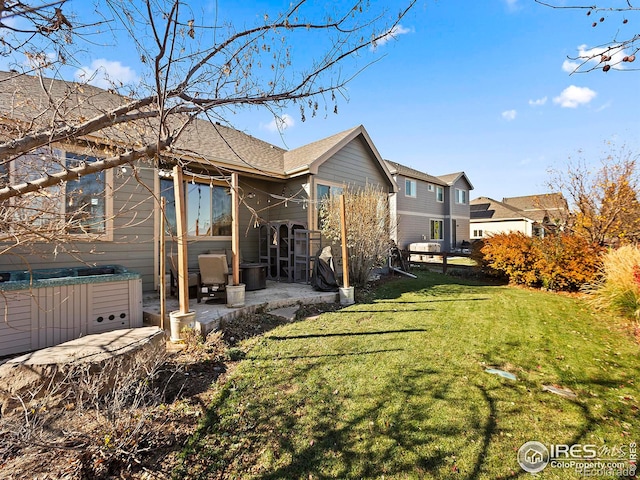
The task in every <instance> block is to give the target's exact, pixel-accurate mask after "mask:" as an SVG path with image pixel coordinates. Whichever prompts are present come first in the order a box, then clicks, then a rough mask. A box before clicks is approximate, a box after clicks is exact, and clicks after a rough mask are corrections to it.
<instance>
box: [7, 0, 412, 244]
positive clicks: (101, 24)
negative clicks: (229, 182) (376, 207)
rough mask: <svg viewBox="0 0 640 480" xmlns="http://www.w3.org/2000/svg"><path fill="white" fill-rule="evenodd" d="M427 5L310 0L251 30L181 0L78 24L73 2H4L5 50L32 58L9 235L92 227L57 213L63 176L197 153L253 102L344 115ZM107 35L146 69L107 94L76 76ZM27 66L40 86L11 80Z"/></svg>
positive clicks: (11, 114) (11, 93) (142, 4)
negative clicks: (70, 149) (74, 152)
mask: <svg viewBox="0 0 640 480" xmlns="http://www.w3.org/2000/svg"><path fill="white" fill-rule="evenodd" d="M415 3H416V0H407V1H406V4H405V5H403V6H402V7H401V8H400V9H399V10H398V11H395V12H390V11H386V10H385V11H380V10H375V9H374V8H373V7H371V6H370V5H369V2H367V1H364V0H352V1H351V2H348V3H344V2H335V3H333V4H331V10H328V11H325V14H324V15H323V16H322V15H320V16H319V14H318V9H317V8H314V7H315V5H313V2H312V1H311V0H299V1H297V2H293V3H291V4H289V6H288V7H287V8H286V9H285V10H283V11H281V12H277V13H275V14H274V13H271V12H256V13H258V14H260V16H259V17H256V18H258V19H259V20H257V21H254V24H252V25H249V26H245V25H242V28H239V26H238V25H236V24H235V23H234V22H233V21H232V20H233V19H224V18H223V17H222V12H215V15H206V14H204V13H201V14H197V12H195V11H194V10H193V9H192V8H191V7H190V6H189V2H185V1H181V0H133V1H130V0H101V1H97V2H96V7H95V8H96V13H99V15H100V16H98V19H99V20H98V21H97V22H95V23H94V24H87V23H80V22H77V21H76V19H77V16H76V15H75V14H74V12H73V11H72V10H71V8H72V7H73V3H72V2H68V3H67V2H65V1H60V2H52V3H42V4H41V3H38V2H35V1H34V2H19V1H14V2H12V1H5V2H1V8H0V26H1V27H3V28H4V30H3V29H2V28H0V32H5V33H4V34H0V35H3V36H2V37H1V38H0V40H2V41H1V42H0V43H1V44H2V46H3V47H4V51H3V52H2V54H3V55H5V56H7V57H12V58H14V59H15V58H19V57H20V55H23V56H24V57H25V58H26V59H27V60H28V62H27V63H24V62H22V63H20V62H18V61H17V60H16V63H15V64H14V65H15V67H16V69H17V70H19V71H16V72H14V73H11V74H7V75H5V76H3V77H2V78H1V79H0V91H1V92H4V95H3V96H2V99H0V109H1V110H0V120H2V121H1V122H0V221H2V220H4V225H5V226H6V225H12V228H11V229H7V228H5V229H1V228H0V230H3V233H2V234H0V237H2V238H0V240H5V241H6V240H7V239H9V238H12V239H13V240H14V242H15V244H25V243H30V242H33V241H37V240H38V239H41V240H44V239H45V237H46V238H47V239H52V238H55V239H57V240H60V239H61V238H62V237H61V236H60V235H61V234H62V233H64V232H68V231H69V230H72V231H73V230H75V231H78V230H81V231H82V232H83V233H87V234H90V233H92V231H91V224H90V223H88V221H87V216H88V215H87V212H86V211H83V210H80V211H75V212H72V214H71V216H69V215H68V214H67V215H66V216H65V217H56V208H57V207H56V206H55V205H56V204H55V202H53V201H52V200H51V199H52V198H53V197H55V196H56V188H58V187H57V186H60V187H61V188H62V187H64V186H65V185H67V186H68V185H69V184H68V182H70V181H71V180H75V179H78V178H83V177H85V178H86V176H87V175H90V174H98V173H99V172H103V171H108V170H112V169H114V168H115V167H119V166H121V165H126V164H131V163H132V162H135V161H137V160H140V159H147V160H148V161H150V162H152V163H155V164H157V163H158V162H160V161H161V159H162V158H163V157H166V156H171V157H172V158H174V159H175V158H178V159H182V160H181V161H182V162H186V161H187V160H186V159H191V160H192V159H194V158H198V157H199V154H202V152H197V151H193V150H192V149H191V147H190V145H191V144H190V142H189V136H192V135H194V134H195V133H194V132H193V130H194V124H195V123H197V122H202V121H207V122H210V123H212V124H216V123H217V122H220V123H228V122H227V121H226V120H227V118H228V116H229V114H230V112H234V111H235V110H237V109H239V108H242V107H247V106H250V107H263V108H266V109H269V110H270V111H272V112H273V113H274V115H278V113H279V112H281V111H282V108H283V107H284V106H286V105H289V104H291V103H292V102H294V103H296V104H297V105H298V108H299V109H300V115H301V117H302V119H303V120H304V119H305V118H306V117H307V116H314V115H316V114H318V113H320V112H322V111H323V109H324V111H325V112H327V113H328V112H332V111H333V112H336V113H337V109H338V99H339V97H340V96H346V91H345V86H346V85H347V83H348V82H349V81H350V80H351V79H353V78H354V76H356V75H358V74H359V73H360V72H361V71H362V70H363V69H364V68H366V66H368V65H370V64H371V63H372V62H374V61H376V60H377V59H379V58H380V57H379V56H377V55H376V56H373V55H374V52H375V50H376V46H377V45H379V44H382V43H384V42H386V41H387V40H389V39H390V38H393V36H394V32H395V31H396V29H397V27H398V25H399V22H400V21H401V20H402V19H403V18H404V17H405V15H406V14H407V12H408V11H409V10H410V9H411V7H412V6H413V5H414V4H415ZM14 19H21V20H22V21H23V23H24V22H26V25H27V27H21V26H20V24H18V23H16V25H14V24H13V20H14ZM74 22H75V23H74ZM105 28H108V30H107V32H111V33H112V34H113V37H110V38H111V40H105V37H104V35H105ZM99 34H100V35H99ZM95 38H100V39H101V40H100V41H101V42H109V41H110V42H114V45H115V44H117V46H118V48H119V49H129V50H131V51H136V52H137V55H138V58H139V59H140V62H141V64H142V65H144V67H145V69H146V70H145V71H144V72H143V74H142V75H141V79H140V81H139V82H138V83H137V84H133V85H124V84H120V83H118V82H117V81H115V80H113V81H112V83H111V88H110V89H109V91H104V90H99V89H95V88H93V87H90V86H89V85H88V83H90V81H91V80H92V78H86V79H84V81H83V82H79V83H78V82H68V81H66V79H68V78H69V71H70V70H69V69H70V68H71V67H77V66H78V65H80V64H81V63H82V60H81V59H82V58H84V57H83V55H86V52H85V49H86V48H88V45H90V43H88V42H95V41H96V40H95ZM301 45H305V47H304V48H300V46H301ZM25 65H27V66H25ZM26 73H35V75H36V77H34V79H35V80H34V81H36V82H37V83H35V84H34V86H33V88H32V90H31V91H29V92H25V91H21V90H20V89H19V88H12V86H11V85H12V82H15V81H16V79H20V80H23V79H24V77H22V76H23V75H24V74H26ZM51 79H54V80H65V83H63V86H62V87H61V82H59V81H58V82H55V81H52V80H51ZM34 92H35V94H34ZM61 144H74V145H77V146H78V148H81V149H82V151H83V155H85V157H86V156H87V155H91V154H92V152H94V151H95V150H96V149H98V148H99V149H100V155H96V157H98V158H102V160H99V161H85V160H83V158H84V157H83V158H78V159H76V160H77V161H75V162H73V163H72V164H71V165H70V164H69V163H68V162H64V161H61V160H60V159H59V158H57V157H56V155H55V149H56V147H57V146H59V145H61ZM105 146H107V148H105ZM38 159H42V162H43V163H42V164H39V163H38V162H39V161H40V160H38ZM243 160H244V161H247V159H243ZM27 163H28V165H27ZM16 172H17V173H16ZM132 208H133V207H132Z"/></svg>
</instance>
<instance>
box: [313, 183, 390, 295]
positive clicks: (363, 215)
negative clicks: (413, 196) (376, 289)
mask: <svg viewBox="0 0 640 480" xmlns="http://www.w3.org/2000/svg"><path fill="white" fill-rule="evenodd" d="M342 193H343V195H344V201H345V206H346V210H347V212H349V213H348V215H347V218H346V228H347V240H346V241H347V248H348V251H349V278H350V279H351V280H352V281H353V283H354V284H355V285H357V286H363V285H366V283H367V281H368V280H369V275H370V274H371V271H372V270H373V268H374V267H375V266H376V265H380V264H381V263H382V262H383V261H384V260H386V258H387V256H388V254H389V238H390V232H389V222H390V216H389V198H388V194H387V193H385V192H384V191H383V190H382V189H380V188H378V187H374V186H372V185H367V186H365V187H364V188H358V187H355V186H353V185H349V186H347V187H345V188H344V190H343V192H342ZM320 218H321V219H322V233H323V235H325V236H326V237H327V238H328V239H329V240H330V241H332V242H333V243H335V244H340V243H341V241H342V238H341V237H342V233H341V217H340V201H339V196H338V195H330V196H328V197H327V198H325V199H324V200H323V201H322V204H321V207H320ZM338 250H339V249H338Z"/></svg>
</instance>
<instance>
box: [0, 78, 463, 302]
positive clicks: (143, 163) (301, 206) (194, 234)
mask: <svg viewBox="0 0 640 480" xmlns="http://www.w3.org/2000/svg"><path fill="white" fill-rule="evenodd" d="M0 81H1V82H2V89H0V123H4V124H5V125H15V124H16V123H20V122H30V121H33V118H35V112H38V111H40V109H41V106H42V105H43V104H45V103H46V102H48V101H49V98H54V99H60V104H59V105H58V110H57V111H58V112H64V111H65V109H67V110H68V112H69V113H68V114H67V115H71V114H72V112H74V111H77V108H78V107H77V106H78V105H82V112H81V115H82V116H83V117H86V118H91V115H92V114H93V115H95V114H96V113H98V112H100V111H104V109H108V108H113V106H115V105H118V104H119V103H122V102H125V101H128V99H125V98H123V97H120V96H118V95H115V94H113V93H110V92H106V91H104V90H101V89H98V88H95V87H91V86H88V85H76V84H73V83H69V82H59V81H52V80H49V81H47V82H46V86H47V90H48V91H45V90H44V89H43V87H42V85H43V84H42V83H41V82H40V81H39V79H38V78H36V77H31V76H26V75H21V76H16V75H14V74H11V73H8V72H4V73H3V72H0ZM74 107H75V109H74ZM92 109H93V110H92ZM140 131H142V132H143V133H142V135H143V136H146V138H145V139H143V140H144V141H148V139H149V135H152V134H153V130H150V132H151V133H149V130H147V131H146V133H145V131H143V129H140V130H138V131H137V133H138V134H140ZM5 138H6V137H5ZM130 139H131V135H127V136H124V135H123V134H122V132H120V131H118V130H117V129H114V128H105V129H103V130H101V131H100V132H94V133H92V134H91V136H87V137H86V138H83V139H81V140H82V141H75V142H73V143H60V144H56V145H53V148H51V149H48V150H46V151H45V150H42V151H39V152H37V154H38V157H39V158H41V159H42V162H43V164H44V165H51V166H52V167H51V168H53V169H55V168H65V167H68V166H69V165H71V164H73V163H74V162H77V161H78V159H79V158H81V159H82V161H85V162H91V161H96V160H99V159H101V158H102V157H104V156H106V155H107V152H108V151H109V149H113V148H117V147H118V146H121V147H126V143H125V142H126V141H127V140H130ZM177 162H179V163H180V165H182V166H183V171H184V179H185V185H184V186H185V203H186V210H187V234H188V264H189V267H193V268H195V267H197V265H198V259H197V258H198V254H200V253H203V252H208V251H209V250H218V249H225V248H230V245H231V207H230V196H229V183H228V176H229V175H230V173H231V172H237V173H238V174H239V178H240V180H239V187H240V196H241V199H242V202H241V206H240V212H239V217H240V218H239V221H240V233H241V237H242V238H241V242H240V249H241V257H242V258H241V260H243V261H258V260H259V254H260V241H261V240H260V226H261V225H265V224H268V223H269V222H285V223H287V222H289V223H295V224H297V225H299V226H301V227H304V228H306V229H315V228H317V218H318V212H317V202H318V200H320V199H321V198H322V197H323V196H324V195H327V194H330V193H331V192H333V191H339V189H341V188H342V187H343V186H344V185H348V184H351V185H360V186H364V185H366V184H377V185H380V186H381V187H382V188H383V189H384V190H385V191H387V192H389V194H390V195H391V194H393V193H395V191H396V184H395V182H394V179H393V176H392V174H391V172H390V170H389V168H388V166H387V164H386V163H385V162H384V161H383V160H382V158H381V156H380V154H379V153H378V151H377V149H376V147H375V146H374V144H373V142H372V141H371V138H370V137H369V135H368V133H367V131H366V130H365V128H364V127H363V126H362V125H360V126H357V127H354V128H351V129H349V130H346V131H344V132H340V133H337V134H335V135H333V136H331V137H328V138H325V139H322V140H319V141H317V142H314V143H311V144H309V145H305V146H303V147H300V148H297V149H294V150H290V151H287V150H284V149H281V148H279V147H276V146H274V145H271V144H269V143H267V142H263V141H261V140H259V139H257V138H254V137H252V136H250V135H247V134H245V133H242V132H239V131H237V130H235V129H232V128H228V127H225V126H223V125H219V124H216V123H214V122H209V121H203V120H196V121H195V122H194V123H193V124H192V125H191V126H190V128H189V129H188V130H187V131H185V133H184V134H183V135H182V136H181V137H180V138H179V141H178V142H177V144H176V145H175V146H174V148H173V149H172V155H171V156H167V155H164V156H162V157H161V158H156V159H144V160H140V161H136V162H134V163H132V164H128V165H126V166H125V167H124V168H117V169H112V170H107V171H104V172H101V173H98V174H92V175H86V176H84V177H82V178H81V179H79V180H78V181H71V182H68V183H67V184H66V185H63V187H60V188H63V189H64V190H63V191H62V195H61V199H60V205H59V211H60V212H61V215H62V216H63V217H64V216H65V215H66V216H69V215H73V213H74V212H76V213H77V212H88V215H87V219H85V220H82V219H80V220H78V221H79V222H80V223H79V224H76V225H77V228H75V230H74V231H68V232H67V234H68V235H67V236H66V238H65V240H64V241H59V242H52V241H49V240H47V241H42V242H35V243H34V242H30V245H28V246H21V245H15V244H13V245H12V244H11V241H12V236H11V234H10V232H9V234H7V235H4V236H0V244H2V245H0V247H4V248H3V251H4V252H5V253H3V254H1V255H0V271H2V270H30V269H40V268H52V267H74V266H83V265H105V264H117V265H122V266H124V267H125V268H127V269H128V270H130V271H134V272H138V273H140V274H141V276H142V285H143V290H145V291H151V290H154V289H156V288H157V285H158V281H159V280H158V278H159V257H160V250H159V248H160V247H159V242H160V225H161V219H162V218H165V219H166V221H167V223H168V227H167V231H168V233H169V237H168V246H167V253H171V251H175V244H174V243H173V242H172V237H171V234H172V233H175V227H174V225H175V208H174V201H175V200H174V197H173V195H174V190H173V179H172V178H171V169H172V167H173V166H174V165H175V164H176V163H177ZM10 165H11V166H4V167H0V187H3V186H7V185H15V184H16V183H19V182H20V181H28V179H32V178H34V175H35V176H38V175H41V173H40V172H37V173H36V172H21V171H20V165H21V164H20V162H19V161H18V162H12V163H11V164H10ZM25 165H26V163H25ZM56 166H57V167H56ZM60 166H62V167H60ZM46 168H49V167H46ZM51 171H53V170H49V172H51ZM25 179H26V180H25ZM462 183H464V182H462ZM78 192H83V194H84V196H79V195H78ZM163 197H165V198H166V200H167V208H166V215H163V212H162V211H161V207H160V205H161V199H162V198H163ZM447 198H449V197H447ZM446 201H447V202H449V201H450V200H446ZM56 208H58V207H56ZM76 217H77V215H76ZM39 221H44V220H42V219H40V220H39ZM447 228H449V227H447ZM5 231H7V229H6V227H5ZM467 231H468V227H467ZM311 253H312V254H313V253H315V252H311Z"/></svg>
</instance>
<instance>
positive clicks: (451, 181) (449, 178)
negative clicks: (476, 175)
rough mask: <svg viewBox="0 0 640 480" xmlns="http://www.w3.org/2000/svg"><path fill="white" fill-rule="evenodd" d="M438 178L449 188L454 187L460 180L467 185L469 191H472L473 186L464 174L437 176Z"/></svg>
mask: <svg viewBox="0 0 640 480" xmlns="http://www.w3.org/2000/svg"><path fill="white" fill-rule="evenodd" d="M438 178H439V179H441V180H442V181H443V182H445V183H446V184H447V185H449V186H451V187H452V186H453V185H455V184H456V183H457V182H458V181H459V180H460V179H462V180H464V181H465V182H466V183H467V186H468V188H469V190H473V184H472V183H471V182H470V181H469V177H467V174H466V173H464V172H456V173H449V174H447V175H438Z"/></svg>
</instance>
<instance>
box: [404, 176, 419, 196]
mask: <svg viewBox="0 0 640 480" xmlns="http://www.w3.org/2000/svg"><path fill="white" fill-rule="evenodd" d="M407 185H409V188H407ZM417 189H418V184H417V182H416V181H415V180H411V179H410V178H405V179H404V196H405V197H410V198H417V193H418V192H417Z"/></svg>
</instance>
